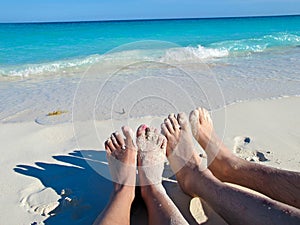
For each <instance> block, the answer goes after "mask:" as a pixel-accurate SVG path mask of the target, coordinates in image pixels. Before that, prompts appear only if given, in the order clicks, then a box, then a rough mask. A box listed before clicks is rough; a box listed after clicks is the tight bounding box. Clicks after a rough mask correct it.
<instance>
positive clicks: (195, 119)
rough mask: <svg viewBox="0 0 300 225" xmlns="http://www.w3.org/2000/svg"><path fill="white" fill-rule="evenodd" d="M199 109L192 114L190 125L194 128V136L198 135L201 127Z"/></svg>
mask: <svg viewBox="0 0 300 225" xmlns="http://www.w3.org/2000/svg"><path fill="white" fill-rule="evenodd" d="M199 114H200V112H199V109H195V110H193V111H192V112H191V113H190V118H189V119H190V124H191V128H192V133H193V135H194V136H195V135H197V132H198V130H199V126H200V119H199V116H200V115H199Z"/></svg>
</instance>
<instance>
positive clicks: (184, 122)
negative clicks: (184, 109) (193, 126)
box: [177, 113, 188, 130]
mask: <svg viewBox="0 0 300 225" xmlns="http://www.w3.org/2000/svg"><path fill="white" fill-rule="evenodd" d="M177 120H178V123H179V125H180V127H181V129H184V130H185V129H187V128H188V119H187V116H186V114H185V113H179V114H178V116H177Z"/></svg>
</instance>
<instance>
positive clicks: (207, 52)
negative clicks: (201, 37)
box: [161, 45, 229, 62]
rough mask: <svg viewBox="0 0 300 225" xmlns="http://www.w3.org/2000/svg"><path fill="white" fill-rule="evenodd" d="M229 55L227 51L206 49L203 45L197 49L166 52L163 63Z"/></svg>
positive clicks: (177, 49) (184, 48) (179, 49)
mask: <svg viewBox="0 0 300 225" xmlns="http://www.w3.org/2000/svg"><path fill="white" fill-rule="evenodd" d="M228 55H229V51H228V50H226V49H221V50H220V49H214V48H206V47H203V46H201V45H198V46H197V47H196V48H195V47H183V48H173V49H169V50H167V51H166V53H165V55H164V57H163V58H162V59H161V61H162V62H173V61H175V62H178V61H179V62H182V61H189V62H194V61H199V60H205V59H211V58H222V57H226V56H228Z"/></svg>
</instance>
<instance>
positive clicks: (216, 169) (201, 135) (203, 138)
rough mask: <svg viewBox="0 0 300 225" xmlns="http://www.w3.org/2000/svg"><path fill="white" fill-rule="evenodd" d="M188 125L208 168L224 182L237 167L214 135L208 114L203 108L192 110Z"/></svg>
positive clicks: (231, 156)
mask: <svg viewBox="0 0 300 225" xmlns="http://www.w3.org/2000/svg"><path fill="white" fill-rule="evenodd" d="M190 123H191V128H192V133H193V136H194V138H195V139H196V140H197V141H198V143H199V144H200V145H201V147H202V148H203V149H204V150H205V152H206V154H207V157H208V162H207V165H208V168H209V169H210V170H211V171H212V173H213V174H214V175H215V176H216V177H218V178H219V179H221V180H223V181H224V179H225V180H226V176H227V175H228V173H229V170H230V169H231V168H232V167H233V166H236V165H237V163H236V160H237V158H236V156H235V155H234V154H233V153H232V152H231V151H229V150H228V149H227V148H226V147H225V146H224V144H223V143H222V141H221V140H220V139H219V137H218V136H217V135H216V133H215V131H214V128H213V122H212V120H211V117H210V115H209V112H208V111H207V110H206V109H204V108H197V109H195V110H193V111H192V112H191V113H190Z"/></svg>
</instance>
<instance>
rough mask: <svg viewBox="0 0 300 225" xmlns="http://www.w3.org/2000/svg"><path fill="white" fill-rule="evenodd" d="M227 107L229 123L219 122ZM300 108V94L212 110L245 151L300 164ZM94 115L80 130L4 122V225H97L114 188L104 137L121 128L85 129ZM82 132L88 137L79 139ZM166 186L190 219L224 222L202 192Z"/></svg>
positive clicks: (290, 166) (252, 156) (136, 215)
mask: <svg viewBox="0 0 300 225" xmlns="http://www.w3.org/2000/svg"><path fill="white" fill-rule="evenodd" d="M191 110H192V109H191ZM224 112H225V124H226V126H225V129H224V127H223V126H221V125H220V124H223V123H224ZM186 113H188V112H186ZM66 114H70V112H66ZM299 114H300V98H299V97H287V98H279V99H270V100H256V101H248V102H241V103H235V104H232V105H229V106H227V107H226V108H225V110H224V109H223V110H218V111H213V112H212V118H213V121H214V125H215V127H216V130H217V133H218V134H219V135H220V136H222V137H223V141H224V142H225V144H226V145H227V146H228V147H230V149H232V151H234V152H235V153H236V154H237V155H239V156H240V157H242V158H244V159H246V160H249V161H254V162H253V163H255V162H256V163H262V164H264V165H268V166H272V167H276V168H282V169H287V170H293V171H300V152H299V146H300V142H299V140H300V130H299V126H300V118H299ZM11 116H13V115H11ZM60 116H63V115H56V116H53V117H51V118H49V120H51V119H52V118H53V119H54V120H59V119H58V118H59V117H60ZM162 119H163V118H160V117H157V118H154V117H145V118H137V119H134V118H132V119H130V121H129V122H128V123H129V125H130V126H131V127H132V128H133V129H136V128H137V126H138V125H140V124H141V123H146V124H147V123H148V124H151V125H152V126H156V127H159V125H160V123H161V122H162ZM89 122H90V121H87V122H81V125H80V127H81V128H82V129H81V130H80V132H79V133H78V132H77V133H76V132H75V133H76V135H74V124H73V123H72V122H64V123H54V124H52V125H51V124H50V125H49V124H44V125H41V124H39V123H37V122H36V121H34V120H32V121H23V122H14V121H13V122H10V121H4V120H2V121H1V125H0V143H1V159H0V160H1V161H0V162H1V167H2V169H1V183H0V190H1V195H0V200H1V203H5V204H1V206H0V207H1V212H2V213H1V214H2V216H1V217H0V224H8V225H10V224H11V225H15V224H56V225H57V224H92V222H93V221H94V219H95V218H96V216H97V215H98V214H99V213H100V212H101V211H102V210H103V208H104V207H105V205H106V203H107V201H108V199H109V195H110V191H111V188H112V184H111V182H110V181H109V179H107V178H109V173H108V167H107V161H106V158H105V152H104V151H103V145H102V143H100V141H101V139H102V137H103V138H104V137H107V136H109V135H110V133H111V132H113V131H114V130H110V127H111V126H109V124H110V123H112V122H113V123H114V124H115V126H118V125H119V124H120V123H121V122H120V121H111V120H106V121H105V120H103V121H93V122H94V124H95V128H96V130H97V127H98V128H99V129H98V130H97V133H98V135H100V138H98V141H94V139H91V134H90V133H87V132H89V130H88V129H87V130H84V129H83V128H84V127H85V125H86V124H88V123H89ZM105 127H106V129H105ZM75 131H76V129H75ZM246 138H247V141H246V142H245V140H246ZM78 139H80V140H84V141H82V142H80V144H79V145H78ZM81 143H88V144H81ZM79 146H80V147H79ZM198 150H199V151H202V150H201V149H198ZM203 160H205V159H203ZM166 167H167V166H166ZM99 171H100V172H99ZM100 174H101V175H100ZM103 176H104V177H103ZM105 177H106V178H105ZM164 186H165V187H166V189H167V192H168V193H169V195H170V196H171V198H172V199H173V201H174V202H175V203H176V204H177V206H178V208H179V209H180V210H181V212H182V213H183V214H184V215H185V217H186V219H187V220H188V221H189V223H190V224H197V223H196V221H198V223H200V224H201V223H204V222H207V224H224V223H225V222H224V221H223V220H222V219H221V218H220V217H218V216H217V215H216V214H215V213H214V212H213V211H212V210H211V209H209V207H208V206H207V205H205V204H203V205H202V206H201V204H200V203H201V201H199V199H191V198H190V197H188V196H186V195H185V194H183V193H182V192H181V190H180V189H179V187H178V185H177V183H176V181H174V180H172V178H170V179H165V181H164ZM140 205H141V202H140V201H139V200H136V202H135V204H134V206H133V208H132V215H133V216H132V222H133V224H146V223H140V222H139V221H141V220H142V218H143V217H144V216H145V214H144V213H145V212H144V211H143V210H144V209H143V207H141V206H140ZM66 221H69V222H66Z"/></svg>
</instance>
